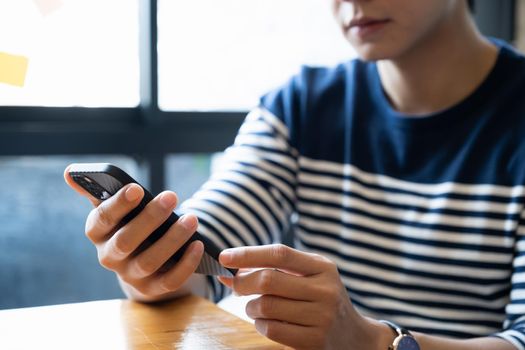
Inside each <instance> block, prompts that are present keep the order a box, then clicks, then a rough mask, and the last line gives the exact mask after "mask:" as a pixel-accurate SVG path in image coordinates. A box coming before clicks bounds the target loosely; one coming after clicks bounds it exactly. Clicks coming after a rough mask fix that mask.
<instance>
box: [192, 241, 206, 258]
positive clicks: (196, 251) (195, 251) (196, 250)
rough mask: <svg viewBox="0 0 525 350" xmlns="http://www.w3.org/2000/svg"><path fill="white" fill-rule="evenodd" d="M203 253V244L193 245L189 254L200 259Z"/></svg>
mask: <svg viewBox="0 0 525 350" xmlns="http://www.w3.org/2000/svg"><path fill="white" fill-rule="evenodd" d="M196 242H199V241H196ZM203 251H204V244H202V243H193V247H192V248H191V254H192V255H193V256H196V257H200V256H201V254H202V252H203Z"/></svg>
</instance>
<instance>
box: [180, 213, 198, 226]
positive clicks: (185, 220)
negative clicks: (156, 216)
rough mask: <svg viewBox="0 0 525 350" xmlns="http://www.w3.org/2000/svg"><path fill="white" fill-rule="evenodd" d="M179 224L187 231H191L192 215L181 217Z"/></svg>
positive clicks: (193, 223) (193, 222) (193, 224)
mask: <svg viewBox="0 0 525 350" xmlns="http://www.w3.org/2000/svg"><path fill="white" fill-rule="evenodd" d="M179 221H180V224H181V225H182V226H184V228H185V229H187V230H192V229H193V228H194V226H195V219H194V218H193V215H190V214H186V215H183V216H182V217H181V218H180V219H179Z"/></svg>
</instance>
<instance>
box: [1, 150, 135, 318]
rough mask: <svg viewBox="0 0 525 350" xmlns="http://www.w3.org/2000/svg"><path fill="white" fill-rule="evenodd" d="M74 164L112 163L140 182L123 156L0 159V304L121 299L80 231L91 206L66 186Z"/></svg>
mask: <svg viewBox="0 0 525 350" xmlns="http://www.w3.org/2000/svg"><path fill="white" fill-rule="evenodd" d="M73 162H110V163H113V164H116V165H118V166H120V167H122V168H123V169H124V170H125V171H127V172H129V173H130V174H131V175H132V176H133V177H135V178H136V179H137V180H138V181H142V179H141V176H140V172H139V167H138V166H137V164H136V163H135V162H134V161H133V160H132V159H130V158H126V157H116V156H113V157H107V156H90V157H80V156H75V157H52V156H45V157H0V183H1V184H2V190H1V191H0V193H1V194H2V195H1V197H2V201H1V202H0V223H2V224H1V225H0V247H2V253H1V254H0V309H6V308H16V307H26V306H36V305H49V304H58V303H67V302H80V301H86V300H96V299H108V298H122V297H123V294H122V292H121V291H120V287H119V286H118V282H117V280H116V278H115V275H114V274H113V273H112V272H110V271H107V270H105V269H104V268H102V267H101V266H100V265H99V263H98V260H97V254H96V250H95V248H94V247H93V245H92V244H91V243H90V242H89V240H88V239H87V238H86V237H85V235H84V225H85V221H86V217H87V215H88V213H89V211H90V210H91V204H89V202H88V200H87V199H85V198H83V197H81V196H79V195H78V194H76V192H74V191H73V190H71V189H70V188H69V187H68V186H67V185H66V184H65V183H64V180H63V177H62V173H63V171H64V168H65V167H66V166H67V165H68V164H70V163H73Z"/></svg>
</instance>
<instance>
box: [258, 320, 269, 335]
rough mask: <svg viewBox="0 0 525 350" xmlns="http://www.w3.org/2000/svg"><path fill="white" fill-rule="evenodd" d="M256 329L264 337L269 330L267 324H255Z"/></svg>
mask: <svg viewBox="0 0 525 350" xmlns="http://www.w3.org/2000/svg"><path fill="white" fill-rule="evenodd" d="M255 329H257V332H259V334H262V335H266V331H267V329H268V327H267V324H266V322H261V321H259V322H257V321H256V322H255Z"/></svg>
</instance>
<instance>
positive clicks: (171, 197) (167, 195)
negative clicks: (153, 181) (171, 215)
mask: <svg viewBox="0 0 525 350" xmlns="http://www.w3.org/2000/svg"><path fill="white" fill-rule="evenodd" d="M159 199H160V204H161V205H162V206H163V207H164V209H171V208H173V207H174V206H175V203H176V202H177V197H176V196H175V194H174V193H172V192H164V193H163V194H161V195H160V198H159Z"/></svg>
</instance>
